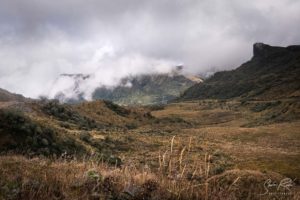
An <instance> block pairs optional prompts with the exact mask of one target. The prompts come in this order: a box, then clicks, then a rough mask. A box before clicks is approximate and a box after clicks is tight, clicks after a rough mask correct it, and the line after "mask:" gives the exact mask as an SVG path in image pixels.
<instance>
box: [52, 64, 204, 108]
mask: <svg viewBox="0 0 300 200" xmlns="http://www.w3.org/2000/svg"><path fill="white" fill-rule="evenodd" d="M181 70H182V66H179V67H176V69H175V70H173V71H172V72H170V73H161V74H144V75H137V76H128V77H125V78H123V79H122V80H121V81H120V82H119V83H118V85H117V86H114V87H107V86H101V85H99V87H96V89H95V90H94V91H92V96H91V99H92V100H99V99H103V100H109V101H112V102H114V103H117V104H120V105H152V104H164V103H166V102H168V101H170V100H173V99H175V98H177V97H179V96H180V94H181V93H182V92H183V91H185V90H186V89H187V88H189V87H191V86H192V85H194V84H196V83H199V82H202V80H201V79H200V78H199V77H197V76H192V75H183V74H182V73H181ZM92 78H93V77H92V76H91V75H84V74H62V75H60V77H59V78H58V80H57V81H56V83H55V84H54V88H56V86H58V85H63V86H64V88H65V89H63V90H55V91H54V93H55V95H54V96H55V99H58V100H60V101H61V102H67V103H78V102H82V101H85V100H86V98H85V92H86V91H85V90H86V88H89V89H90V87H88V86H87V85H88V84H87V83H88V82H89V81H91V79H92ZM58 88H59V87H58ZM52 92H53V91H52Z"/></svg>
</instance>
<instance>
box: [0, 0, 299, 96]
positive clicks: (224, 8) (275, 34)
mask: <svg viewBox="0 0 300 200" xmlns="http://www.w3.org/2000/svg"><path fill="white" fill-rule="evenodd" d="M0 5H1V6H0V88H4V89H7V90H9V91H11V92H15V93H20V94H23V95H24V96H27V97H32V98H37V97H38V96H40V95H45V96H49V97H53V96H54V95H55V92H56V91H59V90H63V89H64V88H65V87H66V85H68V83H66V82H64V81H58V79H59V76H60V74H63V73H83V74H91V75H92V76H91V77H92V78H91V79H90V81H89V83H87V84H86V85H85V88H83V89H84V90H86V91H89V92H87V93H90V91H92V90H93V89H94V88H96V87H98V86H99V85H107V86H114V85H116V84H118V82H119V81H120V79H121V78H122V77H125V76H128V75H139V74H144V73H165V72H168V71H170V70H172V68H174V66H177V65H184V66H185V67H184V72H185V73H189V74H209V73H210V72H212V71H215V70H229V69H234V68H236V67H238V66H239V65H241V64H242V63H243V62H245V61H247V60H249V59H250V58H251V56H252V45H253V43H255V42H263V43H267V44H270V45H278V46H287V45H292V44H300V28H299V24H300V1H299V0H252V1H247V2H246V1H241V0H226V1H225V0H151V1H150V0H147V1H146V0H60V1H49V0H26V1H24V0H0ZM54 91H55V92H54ZM87 95H89V94H87Z"/></svg>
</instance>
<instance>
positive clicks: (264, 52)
mask: <svg viewBox="0 0 300 200" xmlns="http://www.w3.org/2000/svg"><path fill="white" fill-rule="evenodd" d="M296 51H300V45H292V46H288V47H278V46H271V45H268V44H264V43H261V42H258V43H255V44H254V45H253V58H254V59H255V58H268V57H276V56H282V55H283V54H289V53H291V52H296Z"/></svg>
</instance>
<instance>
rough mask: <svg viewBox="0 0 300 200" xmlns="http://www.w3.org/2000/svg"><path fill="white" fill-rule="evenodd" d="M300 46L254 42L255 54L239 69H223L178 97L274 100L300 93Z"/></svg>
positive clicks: (186, 98) (295, 95)
mask: <svg viewBox="0 0 300 200" xmlns="http://www.w3.org/2000/svg"><path fill="white" fill-rule="evenodd" d="M299 74H300V46H299V45H294V46H288V47H275V46H270V45H267V44H263V43H256V44H254V45H253V57H252V59H251V60H249V61H248V62H246V63H244V64H242V65H241V66H240V67H238V68H237V69H234V70H231V71H221V72H217V73H215V74H214V75H213V76H212V77H210V78H208V79H207V80H205V81H204V82H203V83H198V84H195V85H194V86H192V87H190V88H189V89H187V90H186V91H185V92H184V93H183V95H182V96H181V97H180V98H179V99H181V100H191V99H208V98H209V99H229V98H235V97H240V98H252V99H260V100H272V99H280V98H288V97H299V96H300V77H299Z"/></svg>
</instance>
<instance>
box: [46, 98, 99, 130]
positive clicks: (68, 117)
mask: <svg viewBox="0 0 300 200" xmlns="http://www.w3.org/2000/svg"><path fill="white" fill-rule="evenodd" d="M42 110H43V111H44V112H45V113H46V114H48V115H52V116H54V117H55V118H57V119H59V120H62V121H64V122H68V123H72V124H76V125H77V126H78V127H79V128H80V129H82V130H91V129H95V128H98V127H99V125H98V124H97V123H96V121H95V120H93V119H90V118H88V117H85V116H82V115H80V114H79V113H78V112H76V111H74V110H73V109H71V108H70V106H68V105H63V104H60V103H59V101H57V100H51V101H47V102H44V103H43V106H42ZM65 124H66V123H65ZM66 128H67V127H66Z"/></svg>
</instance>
